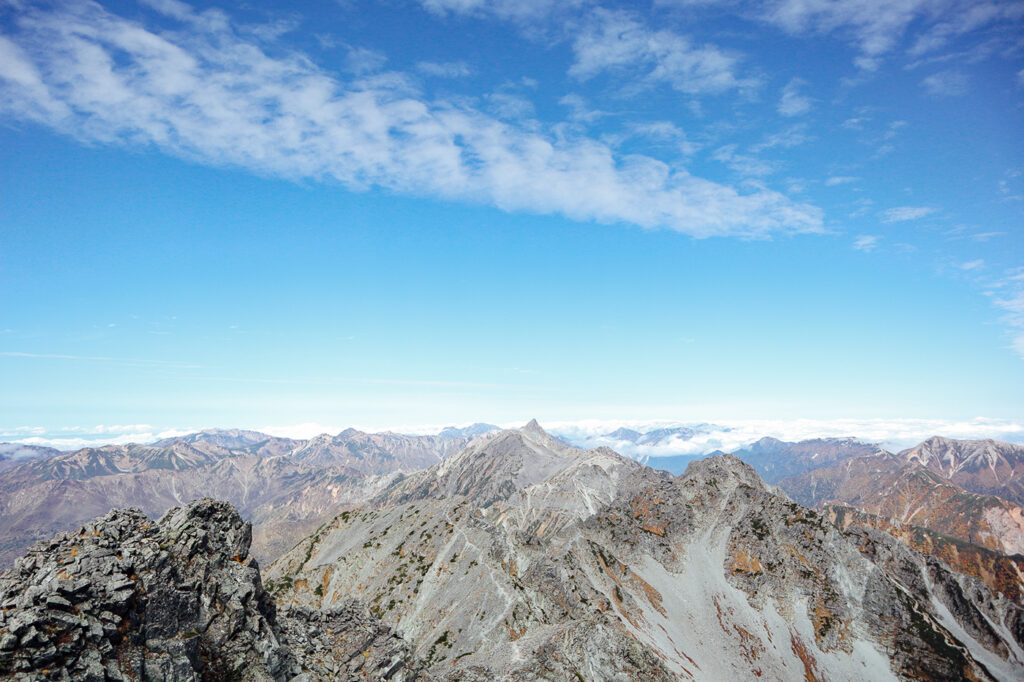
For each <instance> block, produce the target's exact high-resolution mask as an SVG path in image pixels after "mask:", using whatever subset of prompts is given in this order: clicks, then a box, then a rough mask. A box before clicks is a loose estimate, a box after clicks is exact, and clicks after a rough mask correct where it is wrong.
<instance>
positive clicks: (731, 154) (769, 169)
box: [713, 144, 778, 177]
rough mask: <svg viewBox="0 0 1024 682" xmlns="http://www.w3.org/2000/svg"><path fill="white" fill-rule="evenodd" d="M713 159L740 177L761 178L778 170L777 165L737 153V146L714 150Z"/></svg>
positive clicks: (728, 145)
mask: <svg viewBox="0 0 1024 682" xmlns="http://www.w3.org/2000/svg"><path fill="white" fill-rule="evenodd" d="M713 157H714V159H715V160H716V161H721V162H722V163H724V164H725V165H726V166H728V167H729V168H731V169H732V170H734V171H736V172H737V173H739V174H740V175H745V176H749V177H763V176H765V175H771V174H772V173H774V172H775V171H777V170H778V164H776V163H773V162H771V161H766V160H764V159H761V158H759V157H757V156H755V155H752V154H744V153H741V152H739V151H738V147H737V145H734V144H727V145H725V146H723V147H719V148H718V149H716V150H715V153H714V155H713Z"/></svg>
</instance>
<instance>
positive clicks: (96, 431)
mask: <svg viewBox="0 0 1024 682" xmlns="http://www.w3.org/2000/svg"><path fill="white" fill-rule="evenodd" d="M23 428H24V427H23ZM11 431H12V429H2V428H0V439H5V440H8V442H11V443H16V444H18V445H39V446H43V447H48V448H56V449H58V450H78V449H81V448H88V447H100V446H103V445H127V444H129V443H142V444H146V443H153V442H155V441H158V440H162V439H164V438H176V437H178V436H184V435H186V434H188V433H193V432H195V429H162V430H156V429H154V428H153V427H152V426H149V425H148V424H127V425H112V426H103V425H100V426H92V427H89V426H66V427H63V428H59V429H45V428H42V427H37V428H34V429H33V435H31V436H28V437H25V436H24V435H23V434H17V433H11ZM69 433H74V434H78V435H74V436H69V435H67V434H69ZM12 436H13V437H12Z"/></svg>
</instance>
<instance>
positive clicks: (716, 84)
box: [569, 9, 759, 95]
mask: <svg viewBox="0 0 1024 682" xmlns="http://www.w3.org/2000/svg"><path fill="white" fill-rule="evenodd" d="M573 53H574V55H575V61H574V63H573V65H572V67H571V68H570V69H569V74H570V75H572V76H575V77H576V78H579V79H581V80H586V79H589V78H593V77H594V76H596V75H598V74H600V73H602V72H607V71H612V72H619V73H628V74H630V75H633V74H640V75H641V76H640V77H641V79H642V81H641V82H643V83H646V84H647V85H652V84H658V83H664V84H667V85H669V86H671V87H672V88H674V89H676V90H678V91H679V92H683V93H686V94H688V95H705V94H715V93H721V92H725V91H728V90H737V89H739V90H743V89H750V88H754V87H757V86H758V85H759V81H758V80H757V79H755V78H752V77H746V78H742V77H740V76H738V75H737V73H736V72H737V70H738V67H739V63H740V58H739V56H738V55H736V54H733V53H731V52H727V51H725V50H722V49H720V48H718V47H716V46H714V45H710V44H705V45H696V44H694V43H693V41H692V40H691V39H690V38H688V37H687V36H683V35H680V34H678V33H675V32H674V31H671V30H669V29H653V28H651V27H649V26H647V25H646V24H644V23H643V22H642V21H640V20H639V19H637V18H636V17H635V16H634V15H633V14H631V13H629V12H624V11H610V10H603V9H598V10H594V11H593V12H592V14H591V18H590V20H589V21H588V22H587V23H586V24H585V26H584V28H583V29H582V30H581V32H580V33H579V35H578V36H577V37H576V40H575V41H574V42H573Z"/></svg>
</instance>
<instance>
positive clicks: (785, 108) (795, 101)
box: [778, 78, 814, 116]
mask: <svg viewBox="0 0 1024 682" xmlns="http://www.w3.org/2000/svg"><path fill="white" fill-rule="evenodd" d="M806 85H807V81H805V80H803V79H802V78H793V79H792V80H790V81H789V82H788V83H786V87H784V88H782V97H781V98H780V99H779V106H778V111H779V113H780V114H782V115H783V116H799V115H800V114H806V113H807V112H808V111H810V110H811V107H812V106H813V105H814V100H813V99H811V98H810V97H809V96H807V95H805V94H804V93H802V92H801V90H802V89H803V88H804V87H806Z"/></svg>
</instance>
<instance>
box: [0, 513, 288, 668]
mask: <svg viewBox="0 0 1024 682" xmlns="http://www.w3.org/2000/svg"><path fill="white" fill-rule="evenodd" d="M250 539H251V528H250V526H249V524H248V523H245V522H244V521H242V519H241V517H239V516H238V513H237V512H236V511H235V510H234V509H233V508H232V507H231V506H230V505H228V504H226V503H223V502H215V501H213V500H201V501H198V502H194V503H192V504H190V505H188V506H186V507H177V508H175V509H172V510H170V511H169V512H168V513H167V515H166V516H164V517H163V518H162V519H161V520H160V521H159V522H156V523H154V522H152V521H150V520H149V519H148V518H146V516H144V515H143V514H142V513H141V512H140V511H138V510H131V509H128V510H116V511H113V512H110V513H109V514H107V515H106V516H104V517H102V518H100V519H97V520H96V521H93V522H91V523H88V524H86V525H85V526H83V527H82V528H81V530H79V531H78V532H75V533H66V534H63V535H60V536H58V537H56V538H55V539H53V540H52V541H49V542H44V543H40V544H37V545H36V546H35V547H33V548H32V549H31V550H30V551H29V553H28V554H27V555H26V556H24V557H22V558H20V559H18V561H17V562H16V565H15V568H14V569H13V570H10V571H5V572H4V573H2V574H0V678H2V677H8V678H14V679H20V678H23V677H24V678H26V679H41V678H46V679H57V680H83V681H86V680H88V681H96V682H100V681H102V680H167V681H168V682H171V681H172V680H173V681H179V680H210V679H236V680H240V681H241V680H252V681H257V680H259V681H264V680H285V679H289V678H291V677H292V676H293V674H294V673H296V672H298V668H297V666H296V663H295V660H294V658H293V656H292V654H291V652H290V650H289V649H288V648H287V647H286V646H285V644H284V642H283V640H282V638H281V636H280V632H279V630H278V628H277V625H276V621H275V607H274V603H273V601H272V600H271V599H270V597H269V595H268V594H267V593H266V592H265V591H264V589H263V585H262V582H261V578H260V571H259V567H258V566H257V565H256V562H255V560H253V559H251V558H250V557H249V543H250Z"/></svg>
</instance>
